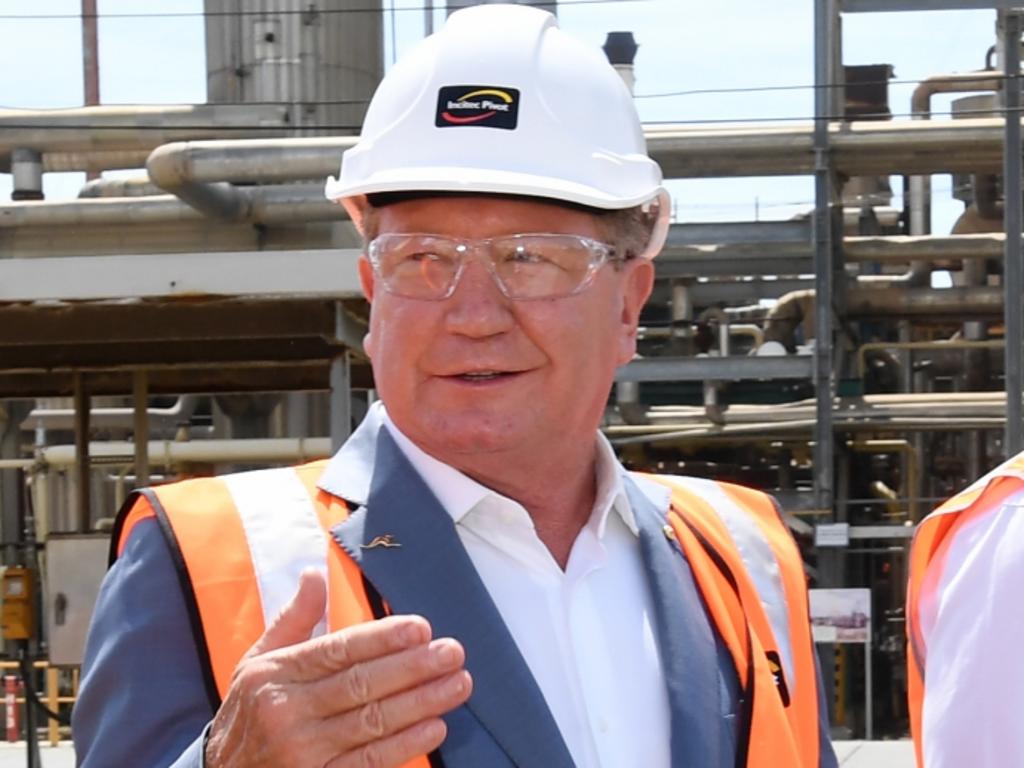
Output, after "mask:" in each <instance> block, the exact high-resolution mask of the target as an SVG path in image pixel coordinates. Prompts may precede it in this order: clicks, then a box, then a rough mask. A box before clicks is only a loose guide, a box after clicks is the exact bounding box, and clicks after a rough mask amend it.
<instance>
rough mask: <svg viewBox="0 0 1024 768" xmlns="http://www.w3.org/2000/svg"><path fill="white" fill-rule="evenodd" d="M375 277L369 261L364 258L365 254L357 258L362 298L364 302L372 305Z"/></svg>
mask: <svg viewBox="0 0 1024 768" xmlns="http://www.w3.org/2000/svg"><path fill="white" fill-rule="evenodd" d="M375 279H376V276H375V275H374V274H373V267H371V266H370V260H369V259H367V258H366V256H365V254H364V255H363V256H360V257H359V285H360V286H361V287H362V289H363V296H365V297H366V300H367V301H368V302H370V303H371V304H372V303H373V289H374V287H375Z"/></svg>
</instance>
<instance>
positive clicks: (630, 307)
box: [619, 259, 654, 365]
mask: <svg viewBox="0 0 1024 768" xmlns="http://www.w3.org/2000/svg"><path fill="white" fill-rule="evenodd" d="M623 272H624V274H623V276H622V277H623V280H622V303H621V305H620V307H621V314H620V317H619V323H620V326H621V328H620V330H621V333H620V335H619V338H620V340H621V348H620V350H619V365H625V364H626V363H628V362H629V361H630V360H632V359H633V357H634V356H635V355H636V332H637V327H638V326H639V325H640V312H641V311H642V310H643V308H644V305H645V304H646V303H647V299H648V298H649V297H650V295H651V290H652V289H653V288H654V264H652V263H651V260H650V259H631V260H630V261H627V262H626V263H625V265H624V266H623Z"/></svg>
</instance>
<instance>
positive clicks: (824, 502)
mask: <svg viewBox="0 0 1024 768" xmlns="http://www.w3.org/2000/svg"><path fill="white" fill-rule="evenodd" d="M838 24H839V11H838V8H837V5H836V0H815V3H814V86H815V91H814V201H815V209H814V219H813V233H814V291H815V340H814V388H815V396H816V404H817V407H816V413H815V416H816V424H815V429H814V499H815V507H816V508H817V509H819V510H826V509H827V510H832V509H833V500H834V487H835V471H834V464H835V455H834V449H833V428H832V393H833V391H834V387H833V376H832V371H833V362H832V358H833V350H832V336H833V324H832V303H833V294H834V290H835V286H834V280H833V277H834V273H833V264H834V258H835V247H836V242H835V230H834V227H833V222H832V207H833V203H834V200H835V189H834V182H833V178H832V176H833V174H832V163H831V157H830V150H829V134H828V128H829V122H830V117H832V116H833V114H834V110H833V105H834V103H835V98H834V91H835V90H836V87H837V85H838V81H837V69H836V67H835V64H834V62H835V54H836V51H835V41H836V37H837V35H836V32H837V27H838Z"/></svg>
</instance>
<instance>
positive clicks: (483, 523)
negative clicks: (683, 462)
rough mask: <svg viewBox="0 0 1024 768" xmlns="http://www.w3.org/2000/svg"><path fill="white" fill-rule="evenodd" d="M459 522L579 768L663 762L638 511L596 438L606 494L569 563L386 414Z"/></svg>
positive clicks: (664, 729)
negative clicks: (562, 561)
mask: <svg viewBox="0 0 1024 768" xmlns="http://www.w3.org/2000/svg"><path fill="white" fill-rule="evenodd" d="M384 424H385V426H386V427H387V429H388V431H389V432H390V433H391V435H392V436H393V437H394V439H395V442H396V443H397V444H398V446H399V448H400V449H401V451H402V452H403V454H405V456H406V458H408V459H409V461H410V463H411V464H412V465H413V467H414V468H415V469H416V471H417V472H418V473H419V474H420V476H421V477H422V478H423V480H424V481H425V482H426V484H427V486H428V487H429V488H430V490H431V491H433V493H434V495H435V496H437V498H438V500H439V501H440V502H441V505H442V506H443V507H444V509H445V510H446V511H447V512H448V514H449V515H451V517H452V519H453V520H454V521H455V525H456V531H457V532H458V535H459V538H460V539H461V541H462V543H463V545H464V546H465V548H466V551H467V552H468V554H469V557H470V559H471V560H472V562H473V565H474V566H476V570H477V572H478V573H479V574H480V578H481V579H482V580H483V583H484V585H485V586H486V588H487V591H488V592H489V593H490V595H491V598H492V599H493V600H494V603H495V605H496V606H497V608H498V611H499V613H501V616H502V618H503V619H504V620H505V624H506V625H507V626H508V629H509V631H510V632H511V634H512V637H513V638H514V639H515V642H516V645H517V646H518V647H519V651H520V653H522V655H523V658H524V659H525V660H526V664H527V666H528V667H529V668H530V671H531V672H532V673H533V676H534V678H535V679H536V681H537V684H538V686H539V687H540V690H541V692H542V693H543V695H544V699H545V700H546V701H547V704H548V708H549V709H550V710H551V714H552V715H553V716H554V719H555V722H556V723H557V725H558V728H559V730H560V731H561V734H562V738H563V739H564V740H565V743H566V745H567V746H568V748H569V752H570V754H571V755H572V758H573V761H574V762H575V764H576V765H577V766H578V768H634V767H635V766H643V768H665V767H667V766H668V765H669V763H670V738H669V736H670V726H669V705H668V693H667V689H666V686H665V681H664V677H663V672H662V665H661V658H660V655H659V650H658V645H657V641H656V633H655V628H654V621H655V619H654V606H653V601H652V599H651V592H650V589H649V587H648V584H647V576H646V573H645V569H644V565H643V560H642V556H641V553H640V542H639V540H638V537H637V526H636V520H635V517H634V515H633V510H632V509H631V508H630V504H629V501H628V499H627V497H626V494H625V492H624V489H623V484H622V476H621V473H622V472H624V470H623V469H622V467H621V465H620V464H619V462H618V461H617V460H616V458H615V455H614V453H613V452H612V448H611V446H610V445H609V443H608V441H607V440H605V439H604V437H603V436H601V435H598V436H597V451H596V454H597V495H596V500H595V504H594V509H593V512H592V513H591V516H590V520H589V522H588V523H587V524H586V526H585V527H584V528H583V530H582V531H581V532H580V534H579V536H578V537H577V539H576V542H575V544H574V545H573V548H572V551H571V553H570V555H569V560H568V563H567V564H566V568H565V571H563V570H562V569H561V568H560V567H559V565H558V563H556V562H555V560H554V558H553V557H552V556H551V553H550V552H549V551H548V549H547V547H545V546H544V544H543V542H542V541H541V540H540V538H539V537H538V536H537V532H536V530H535V529H534V526H533V521H532V519H531V518H530V516H529V514H528V513H527V511H526V509H525V508H524V507H523V506H522V505H520V504H519V503H517V502H515V501H513V500H512V499H509V498H507V497H505V496H502V495H500V494H498V493H496V492H494V491H492V490H490V489H489V488H486V487H484V486H483V485H480V484H479V483H477V482H476V481H474V480H472V479H471V478H469V477H467V476H466V475H464V474H462V473H461V472H459V471H458V470H456V469H454V468H452V467H450V466H448V465H446V464H443V463H441V462H440V461H438V460H437V459H435V458H433V457H432V456H430V455H428V454H427V453H425V452H424V451H423V450H421V449H420V448H419V447H418V446H416V445H415V444H414V443H413V442H412V441H411V440H409V439H408V438H407V437H406V436H405V435H403V434H402V433H401V432H400V431H399V430H398V429H397V428H396V427H395V425H394V424H393V423H392V422H391V421H390V419H388V418H387V416H386V415H385V416H384Z"/></svg>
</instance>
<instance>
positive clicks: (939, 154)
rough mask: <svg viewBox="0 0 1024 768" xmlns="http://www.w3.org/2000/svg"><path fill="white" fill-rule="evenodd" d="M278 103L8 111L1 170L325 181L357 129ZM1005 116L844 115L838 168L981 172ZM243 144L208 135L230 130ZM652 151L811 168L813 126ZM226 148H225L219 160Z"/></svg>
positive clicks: (670, 169) (662, 143)
mask: <svg viewBox="0 0 1024 768" xmlns="http://www.w3.org/2000/svg"><path fill="white" fill-rule="evenodd" d="M285 112H286V110H285V108H284V107H279V106H276V105H271V106H266V105H246V106H237V105H228V104H221V105H205V104H201V105H194V106H193V105H184V106H178V107H147V106H133V107H90V108H84V109H66V110H46V111H42V112H40V111H38V110H35V111H30V110H0V137H2V139H0V172H3V171H8V170H9V167H10V152H11V151H12V150H13V149H14V148H17V147H25V148H30V149H37V150H38V151H39V152H41V153H42V155H43V169H44V170H45V171H72V170H88V169H90V168H95V169H100V170H105V169H108V168H130V167H138V166H139V165H140V162H139V159H140V158H141V157H142V154H143V153H144V152H151V151H152V150H154V149H156V148H157V147H158V146H161V145H163V144H167V143H169V142H181V141H188V143H189V145H190V147H189V148H190V150H191V151H192V152H193V153H194V154H193V158H192V160H191V162H192V164H193V174H194V178H195V180H197V181H204V180H205V181H235V182H240V183H241V182H246V183H254V182H269V181H293V180H296V179H314V178H315V179H322V178H325V177H326V176H328V175H329V174H333V173H336V172H337V170H338V165H339V163H340V160H341V153H342V152H343V151H344V150H345V149H347V148H348V147H350V146H352V145H353V143H354V142H355V141H356V140H357V139H356V137H351V136H350V137H323V138H292V139H277V140H270V139H266V138H263V139H253V140H245V139H244V138H242V137H245V136H253V135H259V136H262V137H266V136H268V135H271V136H275V135H277V136H279V135H283V134H285V133H286V132H287V130H288V129H287V126H286V125H285V124H284V122H283V116H284V114H285ZM1002 126H1003V121H1002V120H1001V119H998V118H979V119H971V120H930V121H911V120H902V121H901V120H892V121H885V122H859V123H853V124H847V123H835V124H832V125H831V126H830V128H829V131H830V146H831V147H832V151H833V156H834V165H835V168H836V170H837V171H838V172H840V173H842V174H844V175H847V176H871V175H887V174H890V173H905V174H922V173H939V172H958V173H959V172H963V173H972V172H976V171H992V172H998V171H999V170H1000V169H1001V167H1002V142H1003V131H1002ZM225 133H229V134H230V135H231V136H233V137H235V136H237V137H239V139H238V140H236V141H224V140H216V141H209V142H207V141H203V140H204V139H206V138H210V139H213V138H214V137H218V138H222V137H223V136H224V135H225ZM645 135H646V138H647V145H648V149H649V150H650V153H651V155H652V156H653V157H654V158H655V159H656V160H657V161H658V162H659V163H660V164H661V166H662V169H663V170H664V172H665V176H666V177H667V178H711V177H733V176H780V175H782V176H785V175H798V174H810V173H813V171H814V150H813V141H812V126H811V124H810V123H788V124H782V125H780V124H779V123H743V124H739V125H736V124H717V125H708V126H701V127H693V126H685V125H658V126H647V127H646V129H645ZM218 155H219V156H218Z"/></svg>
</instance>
